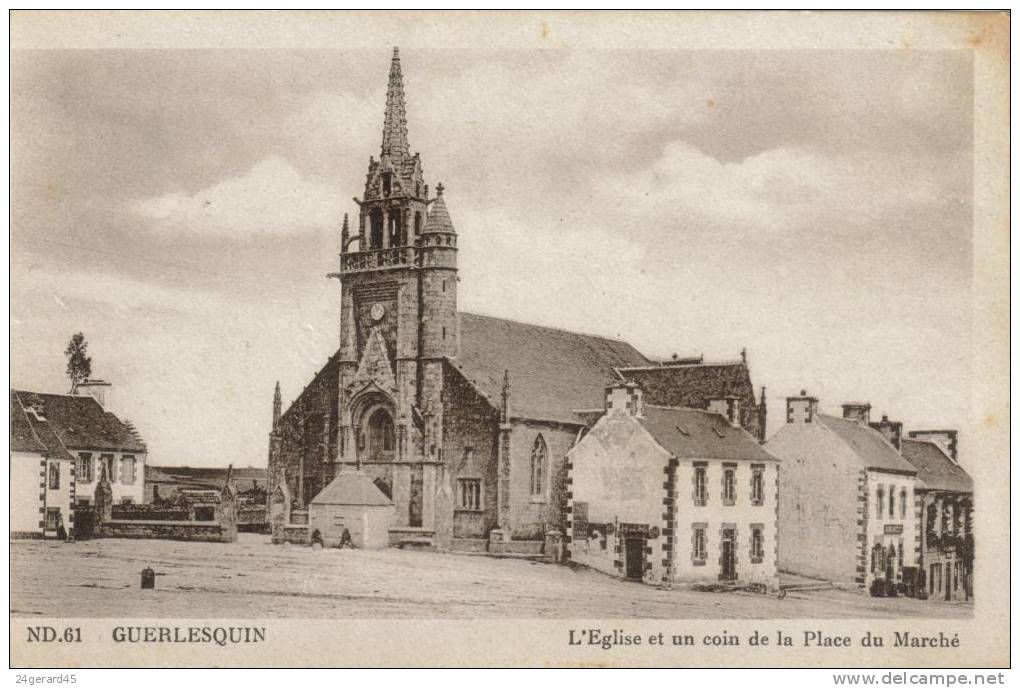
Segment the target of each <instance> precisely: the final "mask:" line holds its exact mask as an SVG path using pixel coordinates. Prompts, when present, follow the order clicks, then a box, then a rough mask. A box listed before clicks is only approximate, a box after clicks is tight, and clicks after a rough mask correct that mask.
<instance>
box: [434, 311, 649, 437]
mask: <svg viewBox="0 0 1020 688" xmlns="http://www.w3.org/2000/svg"><path fill="white" fill-rule="evenodd" d="M451 363H452V364H453V365H454V367H456V368H457V369H458V370H460V371H461V372H462V373H463V374H464V376H465V377H466V378H467V379H468V380H470V381H472V382H473V383H474V384H475V386H476V387H478V388H479V389H480V390H481V392H482V393H483V394H484V395H485V396H486V397H488V399H489V402H490V403H491V404H492V405H493V406H494V407H495V408H499V407H500V405H501V400H502V389H503V372H504V371H505V370H509V371H510V387H511V392H510V408H511V416H512V417H519V418H532V419H537V420H548V421H559V422H566V423H577V424H581V423H583V421H582V420H581V419H580V418H579V417H578V416H576V415H575V414H574V413H572V411H573V410H575V409H591V408H603V407H604V405H605V388H606V386H607V385H610V384H613V383H615V382H619V380H620V376H619V375H617V373H616V371H615V369H616V368H620V367H628V366H643V365H648V363H649V362H648V359H647V358H645V357H644V356H642V355H641V354H640V353H639V352H638V350H637V349H635V348H634V347H633V346H631V345H630V344H628V343H626V342H623V341H620V340H617V339H610V338H608V337H599V336H594V335H586V334H578V333H576V332H568V331H566V330H558V329H555V328H552V327H542V326H540V325H528V324H525V323H520V322H516V321H514V320H504V319H501V318H492V317H489V316H485V315H475V314H473V313H460V353H459V355H458V356H457V358H456V359H453V360H451Z"/></svg>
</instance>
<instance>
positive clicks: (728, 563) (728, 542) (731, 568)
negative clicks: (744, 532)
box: [719, 528, 737, 581]
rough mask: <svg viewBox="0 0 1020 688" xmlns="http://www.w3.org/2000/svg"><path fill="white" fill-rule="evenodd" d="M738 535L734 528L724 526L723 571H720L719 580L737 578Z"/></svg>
mask: <svg viewBox="0 0 1020 688" xmlns="http://www.w3.org/2000/svg"><path fill="white" fill-rule="evenodd" d="M736 544H737V536H736V533H735V532H734V529H733V528H723V531H722V571H721V572H720V573H719V580H724V581H731V580H736V579H737V548H736Z"/></svg>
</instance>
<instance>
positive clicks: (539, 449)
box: [531, 435, 549, 497]
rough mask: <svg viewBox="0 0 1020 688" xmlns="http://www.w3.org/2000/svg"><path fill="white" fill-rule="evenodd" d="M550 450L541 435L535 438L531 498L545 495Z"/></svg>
mask: <svg viewBox="0 0 1020 688" xmlns="http://www.w3.org/2000/svg"><path fill="white" fill-rule="evenodd" d="M548 455H549V450H548V448H547V447H546V445H545V438H544V437H542V435H539V436H538V437H536V438H535V444H533V445H532V447H531V496H532V497H539V496H542V495H544V494H545V473H546V470H545V465H546V461H547V459H548Z"/></svg>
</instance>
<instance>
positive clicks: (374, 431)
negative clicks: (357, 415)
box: [364, 407, 396, 461]
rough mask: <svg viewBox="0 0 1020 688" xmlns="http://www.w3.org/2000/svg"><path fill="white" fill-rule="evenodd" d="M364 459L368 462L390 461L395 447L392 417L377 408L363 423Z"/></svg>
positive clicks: (385, 410) (383, 409) (387, 412)
mask: <svg viewBox="0 0 1020 688" xmlns="http://www.w3.org/2000/svg"><path fill="white" fill-rule="evenodd" d="M364 431H365V457H366V459H367V460H368V461H392V460H393V451H394V447H395V444H396V443H395V441H394V432H393V415H392V414H391V413H390V411H389V409H386V408H381V407H380V408H377V409H376V410H374V411H372V413H371V415H369V416H368V419H367V421H366V422H365V428H364Z"/></svg>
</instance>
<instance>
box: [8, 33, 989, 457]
mask: <svg viewBox="0 0 1020 688" xmlns="http://www.w3.org/2000/svg"><path fill="white" fill-rule="evenodd" d="M389 58H390V48H389V47H385V46H380V47H379V48H378V49H358V50H350V51H344V50H305V51H300V50H294V51H280V50H165V51H161V50H123V51H119V50H75V51H61V50H46V51H14V52H13V53H12V56H11V130H12V138H11V170H12V184H11V384H12V386H14V387H16V388H22V389H34V390H39V391H47V392H56V393H63V392H66V391H67V388H68V382H67V379H66V376H65V372H64V369H65V358H64V354H63V350H64V347H65V346H66V344H67V341H68V339H69V338H70V336H71V335H72V334H73V333H75V332H79V331H81V332H84V334H85V335H86V338H87V340H88V342H89V351H90V353H91V355H92V357H93V376H94V377H101V378H104V379H107V380H109V381H111V382H112V383H113V389H112V395H111V401H110V404H109V405H110V408H111V410H113V411H114V412H116V413H117V414H118V415H120V416H121V417H122V418H128V419H130V420H131V421H133V422H134V424H135V425H136V427H137V428H138V430H139V432H140V433H141V434H142V436H143V437H144V438H145V440H146V441H147V443H148V445H149V451H150V454H149V460H150V462H151V463H155V464H162V465H191V466H221V465H226V464H228V463H233V464H235V465H240V466H248V465H252V466H261V465H265V462H266V453H267V443H268V440H267V437H268V433H269V430H270V425H271V413H272V394H273V387H274V384H275V382H276V381H277V380H279V381H280V384H281V387H282V389H283V397H284V404H285V406H286V405H287V404H288V403H289V402H290V401H291V400H293V399H294V398H295V397H296V396H297V395H298V394H299V393H300V391H301V389H302V387H303V386H304V385H305V384H307V383H308V382H309V381H310V379H311V377H312V376H313V375H314V373H315V372H316V371H317V370H318V369H319V368H321V367H322V365H323V364H324V363H325V362H326V360H327V359H328V357H329V356H330V355H331V354H332V353H333V352H334V351H335V350H336V348H337V345H338V341H339V335H338V322H339V321H338V309H339V287H338V285H337V282H336V281H335V280H328V279H326V277H325V275H326V273H328V272H331V271H335V270H336V269H337V267H338V257H337V253H338V252H339V227H340V223H341V221H342V217H343V214H344V213H345V212H347V213H351V214H352V216H353V215H355V214H356V211H357V207H356V205H355V204H354V203H353V201H352V200H351V198H352V197H354V196H361V195H362V191H363V187H364V181H365V173H366V171H367V166H368V158H369V156H370V155H375V156H378V154H379V145H380V140H381V130H382V119H383V108H384V104H385V88H386V77H387V73H388V70H389ZM402 63H403V74H404V86H405V92H406V94H407V99H408V102H407V111H408V129H409V139H410V144H411V149H412V151H418V152H420V153H421V155H422V162H423V166H424V171H425V177H426V181H427V183H429V184H430V185H432V186H433V187H434V186H435V185H436V183H437V182H440V181H441V182H442V183H443V184H444V186H445V188H446V192H445V194H444V196H445V199H446V201H447V206H448V208H449V210H450V214H451V216H452V218H453V221H454V224H455V226H456V228H457V231H458V234H459V241H458V245H459V258H458V260H459V268H460V278H461V281H460V287H459V292H458V299H459V302H460V307H461V309H462V310H466V311H471V312H476V313H485V314H490V315H496V316H501V317H508V318H513V319H517V320H522V321H526V322H533V323H538V324H543V325H550V326H554V327H561V328H566V329H572V330H578V331H582V332H587V333H593V334H602V335H607V336H612V337H619V338H622V339H625V340H627V341H629V342H630V343H632V344H633V345H635V346H636V347H637V348H638V349H639V350H641V351H642V353H644V354H645V355H647V356H651V357H667V356H669V355H671V354H672V353H678V354H679V355H681V356H689V355H698V354H704V356H705V358H706V360H709V361H711V360H732V359H737V358H739V355H740V351H741V349H742V348H745V347H746V349H747V354H748V361H749V364H750V367H751V375H752V380H753V381H754V383H755V384H756V385H757V386H761V385H764V386H766V387H767V389H768V404H769V414H770V416H769V431H770V434H771V433H773V432H775V431H776V430H777V429H778V428H779V424H781V423H782V421H783V418H784V415H785V414H784V408H785V397H786V396H788V395H793V394H796V393H798V392H799V391H800V390H801V389H805V390H807V391H808V392H809V393H812V394H814V395H816V396H818V397H819V398H820V401H821V406H822V409H823V411H825V412H831V413H836V414H838V413H839V408H840V404H842V403H843V402H845V401H849V400H856V401H869V402H870V403H871V404H872V406H873V416H879V415H881V414H888V415H889V417H890V418H892V419H894V420H901V421H903V422H904V423H905V425H906V429H908V430H909V429H921V428H925V427H929V428H930V427H938V428H942V427H948V428H961V429H962V430H963V434H962V435H961V440H960V441H961V451H962V452H963V454H964V456H963V462H964V464H966V463H967V458H966V443H967V436H966V432H967V428H966V426H965V423H966V421H967V418H968V416H969V392H970V367H969V366H970V361H971V358H972V356H971V321H970V312H971V293H972V292H971V280H972V255H971V232H972V218H971V214H972V201H971V197H972V188H971V187H972V182H971V180H972V165H973V154H972V146H973V134H972V129H973V121H972V99H973V87H972V63H971V57H970V54H969V52H968V51H951V50H945V51H924V50H888V51H885V50H867V51H864V50H860V51H849V50H847V51H808V50H796V51H783V50H719V51H714V50H690V51H685V50H553V49H547V50H541V51H538V50H490V51H485V50H470V51H468V50H457V49H427V50H421V49H416V50H404V51H402Z"/></svg>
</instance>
